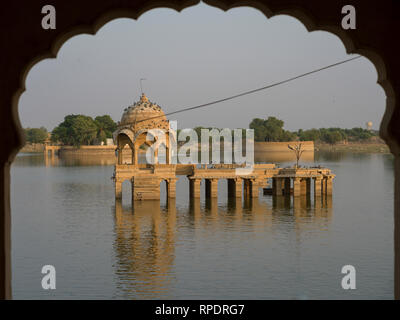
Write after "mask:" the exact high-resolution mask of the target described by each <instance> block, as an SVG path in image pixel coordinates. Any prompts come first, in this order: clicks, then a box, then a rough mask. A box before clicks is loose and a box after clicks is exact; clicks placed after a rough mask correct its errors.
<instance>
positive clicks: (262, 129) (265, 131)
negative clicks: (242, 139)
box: [249, 117, 296, 141]
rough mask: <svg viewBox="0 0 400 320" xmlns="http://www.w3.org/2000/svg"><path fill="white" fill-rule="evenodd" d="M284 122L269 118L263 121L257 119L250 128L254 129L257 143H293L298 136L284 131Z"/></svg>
mask: <svg viewBox="0 0 400 320" xmlns="http://www.w3.org/2000/svg"><path fill="white" fill-rule="evenodd" d="M283 125H284V122H283V121H282V120H279V119H278V118H275V117H268V119H266V120H263V119H259V118H255V119H253V120H252V121H251V123H250V125H249V127H250V129H254V139H255V140H256V141H292V140H294V139H295V138H296V135H295V134H293V133H292V132H290V131H286V130H284V129H283Z"/></svg>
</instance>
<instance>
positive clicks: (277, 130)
mask: <svg viewBox="0 0 400 320" xmlns="http://www.w3.org/2000/svg"><path fill="white" fill-rule="evenodd" d="M283 126H284V122H283V120H280V119H278V118H275V117H268V118H267V119H260V118H255V119H253V120H252V121H251V122H250V124H249V128H250V129H254V139H255V141H298V140H300V141H315V142H324V143H329V144H335V143H338V142H340V141H354V142H359V141H367V140H368V139H370V138H371V137H374V136H377V135H378V134H377V132H375V131H369V130H366V129H362V128H353V129H342V128H320V129H309V130H303V129H300V130H298V131H293V132H291V131H288V130H285V129H284V128H283ZM116 129H117V124H116V123H115V122H114V120H113V119H112V118H111V117H110V116H109V115H103V116H97V117H95V118H94V119H93V118H92V117H89V116H85V115H81V114H78V115H73V114H72V115H67V116H65V117H64V121H63V122H61V123H60V124H59V125H58V126H57V127H55V128H54V130H53V131H52V132H51V141H52V142H56V143H62V144H64V145H71V146H80V145H92V144H100V142H102V141H103V142H106V139H107V138H112V133H113V132H114V131H115V130H116ZM201 129H213V128H207V127H201V126H198V127H195V128H194V130H195V131H196V133H197V137H198V138H199V139H200V138H201ZM215 129H218V128H215ZM218 130H220V129H218ZM242 130H243V131H245V129H242ZM24 131H25V136H26V140H27V142H29V143H43V142H44V141H45V140H46V139H47V138H48V136H49V133H48V132H47V130H46V128H44V127H41V128H26V129H24ZM180 131H181V130H178V134H179V132H180ZM232 134H233V130H232ZM244 134H245V132H243V133H242V136H244ZM187 140H189V137H187Z"/></svg>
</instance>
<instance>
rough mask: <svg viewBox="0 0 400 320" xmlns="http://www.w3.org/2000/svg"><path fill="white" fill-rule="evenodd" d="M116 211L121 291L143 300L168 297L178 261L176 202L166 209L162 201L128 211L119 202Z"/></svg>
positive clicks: (117, 265) (115, 207)
mask: <svg viewBox="0 0 400 320" xmlns="http://www.w3.org/2000/svg"><path fill="white" fill-rule="evenodd" d="M114 211H115V235H116V239H115V244H114V248H115V254H116V267H115V268H116V269H115V272H116V276H117V278H118V284H117V287H118V289H119V290H121V291H122V292H123V295H125V296H132V295H134V296H135V297H136V298H142V299H151V298H157V297H159V296H164V295H166V294H167V292H168V284H169V282H170V281H171V280H172V277H171V276H170V274H171V267H172V265H173V262H174V258H175V231H176V209H175V203H174V201H170V202H169V203H168V204H167V206H166V207H165V208H164V209H161V208H160V202H159V201H140V202H138V201H136V202H134V206H133V208H129V209H126V208H123V206H122V202H121V201H116V202H115V206H114Z"/></svg>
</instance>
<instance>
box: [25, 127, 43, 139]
mask: <svg viewBox="0 0 400 320" xmlns="http://www.w3.org/2000/svg"><path fill="white" fill-rule="evenodd" d="M24 131H25V138H26V141H27V142H28V143H44V141H45V140H46V139H47V136H48V132H47V129H46V128H45V127H40V128H26V129H25V130H24Z"/></svg>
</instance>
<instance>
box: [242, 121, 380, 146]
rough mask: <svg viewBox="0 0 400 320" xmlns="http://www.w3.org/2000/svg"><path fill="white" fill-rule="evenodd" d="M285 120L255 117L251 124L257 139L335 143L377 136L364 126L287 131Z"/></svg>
mask: <svg viewBox="0 0 400 320" xmlns="http://www.w3.org/2000/svg"><path fill="white" fill-rule="evenodd" d="M283 125H284V122H283V121H282V120H279V119H277V118H275V117H268V119H259V118H256V119H253V120H252V121H251V123H250V125H249V127H250V128H251V129H254V139H255V141H295V140H300V141H316V142H325V143H330V144H335V143H338V142H340V141H354V142H357V141H366V140H368V139H370V138H371V137H374V136H377V133H376V132H374V131H369V130H366V129H363V128H353V129H342V128H320V129H309V130H303V129H300V130H298V131H293V132H290V131H287V130H284V129H283Z"/></svg>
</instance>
